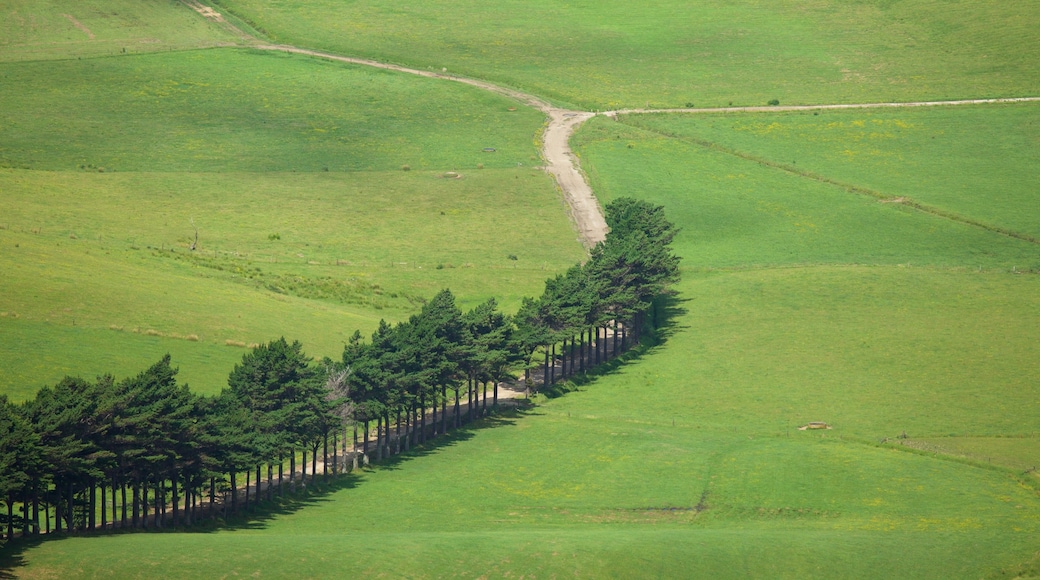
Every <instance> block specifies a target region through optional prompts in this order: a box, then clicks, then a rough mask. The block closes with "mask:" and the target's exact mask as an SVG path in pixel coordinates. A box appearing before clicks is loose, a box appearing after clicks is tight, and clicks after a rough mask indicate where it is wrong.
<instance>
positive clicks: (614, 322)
mask: <svg viewBox="0 0 1040 580" xmlns="http://www.w3.org/2000/svg"><path fill="white" fill-rule="evenodd" d="M612 324H613V325H614V355H615V357H616V358H617V355H618V321H617V320H614V321H613V322H612Z"/></svg>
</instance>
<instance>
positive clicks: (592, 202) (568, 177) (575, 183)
mask: <svg viewBox="0 0 1040 580" xmlns="http://www.w3.org/2000/svg"><path fill="white" fill-rule="evenodd" d="M255 48H259V49H261V50H278V51H282V52H290V53H294V54H305V55H308V56H314V57H318V58H324V59H328V60H334V61H339V62H346V63H351V64H360V65H365V66H371V67H376V68H381V69H386V70H392V71H397V72H403V73H408V74H413V75H419V76H422V77H427V78H435V79H444V80H449V81H453V82H457V83H462V84H466V85H471V86H474V87H478V88H480V89H483V90H485V91H490V92H493V93H497V94H500V95H503V96H506V97H509V98H511V99H514V100H516V101H519V102H520V103H523V104H524V105H527V106H529V107H532V108H535V109H538V110H539V111H541V112H543V113H545V114H546V115H547V116H548V117H549V123H548V124H547V125H546V127H545V132H544V133H543V135H542V158H543V159H544V160H545V170H546V171H547V172H548V173H549V174H550V175H552V176H553V178H554V179H555V180H556V184H557V186H558V187H559V188H560V191H561V192H562V193H563V198H564V200H565V201H566V202H567V207H568V208H569V214H570V217H571V219H572V220H573V221H574V225H575V227H576V228H577V230H578V234H579V236H580V237H581V241H582V243H583V244H584V245H585V247H587V248H591V247H592V246H594V245H596V244H597V243H599V242H601V241H603V239H604V238H605V237H606V235H607V222H606V220H604V219H603V212H602V211H601V210H600V207H599V204H598V203H597V202H596V196H595V195H593V193H592V188H590V187H589V184H588V183H587V182H586V181H585V176H584V175H583V174H582V172H581V170H580V168H579V166H578V159H577V157H575V155H574V153H573V152H572V151H571V148H570V143H569V141H570V136H571V134H572V133H573V132H574V130H575V129H576V128H577V127H578V126H579V125H581V124H582V123H583V122H585V120H587V119H589V118H591V117H593V113H586V112H584V111H568V110H566V109H560V108H557V107H553V106H552V105H551V104H549V103H548V102H546V101H543V100H542V99H539V98H538V97H535V96H533V95H529V94H527V93H522V92H520V91H517V90H513V89H510V88H507V87H502V86H499V85H496V84H494V83H489V82H485V81H481V80H477V79H471V78H466V77H458V76H455V75H452V74H449V73H447V72H444V71H442V72H437V71H431V70H422V69H415V68H408V67H404V66H399V65H395V64H388V63H385V62H379V61H375V60H369V59H364V58H352V57H348V56H339V55H335V54H330V53H327V52H321V51H317V50H308V49H305V48H297V47H295V46H287V45H282V44H258V45H256V46H255Z"/></svg>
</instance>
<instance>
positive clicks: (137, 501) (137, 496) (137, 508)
mask: <svg viewBox="0 0 1040 580" xmlns="http://www.w3.org/2000/svg"><path fill="white" fill-rule="evenodd" d="M123 507H124V508H125V507H126V502H125V501H124V503H123ZM123 512H124V513H123V519H124V520H125V519H126V513H125V512H126V510H125V509H124V510H123ZM133 512H134V519H133V520H132V522H133V526H134V528H137V526H138V525H139V524H140V514H141V484H140V482H137V481H135V482H134V506H133Z"/></svg>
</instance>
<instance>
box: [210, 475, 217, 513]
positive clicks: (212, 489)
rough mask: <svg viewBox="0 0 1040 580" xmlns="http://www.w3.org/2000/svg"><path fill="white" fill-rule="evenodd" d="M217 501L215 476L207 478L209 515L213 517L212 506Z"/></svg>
mask: <svg viewBox="0 0 1040 580" xmlns="http://www.w3.org/2000/svg"><path fill="white" fill-rule="evenodd" d="M216 501H217V478H215V477H211V478H209V517H210V518H212V517H213V508H214V506H215V505H216Z"/></svg>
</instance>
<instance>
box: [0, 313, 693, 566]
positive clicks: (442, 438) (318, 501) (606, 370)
mask: <svg viewBox="0 0 1040 580" xmlns="http://www.w3.org/2000/svg"><path fill="white" fill-rule="evenodd" d="M687 302H689V300H688V299H682V298H680V297H678V296H673V295H669V296H662V297H660V298H658V300H657V304H656V316H657V317H658V325H657V328H655V329H653V330H652V331H651V332H647V333H646V334H645V335H644V336H643V337H642V341H641V343H640V344H639V345H637V346H634V347H632V348H630V349H629V350H627V351H625V352H623V353H621V355H619V356H618V357H616V358H613V359H610V360H609V361H607V362H605V363H601V364H599V365H598V366H596V367H595V368H593V369H591V370H588V371H586V372H585V373H584V374H577V375H575V376H573V377H569V378H568V379H567V380H566V381H561V382H559V383H557V384H555V385H552V386H551V387H550V388H548V389H544V388H543V389H541V390H540V391H539V393H540V394H542V395H546V396H547V397H549V398H555V397H559V396H563V395H565V394H567V393H569V392H572V391H577V390H580V389H581V388H583V387H586V386H588V385H591V384H593V383H595V382H596V381H597V380H599V378H600V377H603V376H609V375H611V374H615V373H617V372H619V370H620V369H622V368H623V367H625V366H626V365H629V364H631V363H633V362H637V361H639V360H641V359H642V358H644V357H646V356H647V355H651V354H653V353H655V352H656V351H657V350H658V349H661V348H663V347H664V346H665V345H666V344H667V342H668V339H669V338H670V337H672V336H674V335H675V334H676V333H678V332H680V331H682V330H685V329H686V328H688V327H687V326H682V325H679V324H678V320H679V319H681V318H682V316H683V315H684V314H686V312H687V309H686V307H685V304H686V303H687ZM651 322H652V321H651ZM540 414H541V413H539V412H538V410H537V405H536V404H535V403H534V402H532V401H529V400H526V399H512V400H509V402H508V403H507V402H503V403H502V404H501V405H500V406H499V408H498V409H494V410H493V411H492V413H490V414H489V415H487V416H485V417H482V418H479V419H475V420H474V421H473V422H471V423H467V424H464V425H463V426H461V427H460V428H458V429H455V430H452V431H449V432H448V433H447V434H446V435H438V436H436V437H431V438H429V439H427V441H426V443H424V444H422V445H417V446H415V447H412V448H411V449H410V450H409V451H405V452H402V453H399V454H396V455H391V456H390V457H388V458H384V459H383V460H382V461H379V462H374V463H373V464H371V465H369V466H365V467H362V468H359V469H357V470H354V471H351V472H350V473H343V474H339V475H335V476H330V477H329V478H328V480H327V481H322V478H321V477H320V476H319V477H318V478H317V480H316V482H315V484H313V485H308V486H307V487H306V488H305V489H303V490H299V491H298V492H297V493H296V494H288V493H287V494H286V495H285V496H284V497H276V498H275V499H274V500H272V501H262V502H260V503H250V509H249V510H248V511H246V510H240V511H239V513H238V514H236V515H234V516H232V517H229V518H227V519H226V520H225V519H221V518H217V519H204V520H202V521H201V522H200V523H197V524H195V525H192V526H182V527H176V528H172V527H166V528H161V529H156V528H148V529H114V530H106V531H102V532H81V533H75V534H48V535H41V536H35V537H29V538H24V539H22V538H18V539H15V540H14V541H12V542H9V543H7V544H5V545H4V546H3V547H2V548H0V580H5V579H8V578H14V577H15V574H14V571H15V570H16V569H17V568H20V567H22V566H24V565H25V556H24V554H25V553H26V552H28V551H29V550H32V549H34V548H36V547H38V546H40V545H41V544H43V543H44V542H54V541H63V540H66V539H68V538H71V537H81V538H104V537H106V536H112V535H117V534H184V533H192V534H208V533H214V532H219V531H231V532H234V531H239V530H260V529H265V528H266V527H267V526H268V523H269V522H271V521H272V520H274V519H275V518H277V517H280V516H284V515H290V514H294V513H296V512H298V511H300V510H302V509H304V508H307V507H311V506H318V505H322V504H324V503H328V502H330V501H333V499H332V496H333V495H334V494H337V493H339V492H341V491H343V490H348V489H354V488H356V487H359V486H361V485H363V484H364V483H365V480H366V479H367V476H368V475H369V474H371V473H374V472H375V471H376V470H391V471H396V470H398V469H401V468H403V467H404V465H405V464H406V463H407V462H409V461H413V460H415V459H420V458H423V457H427V456H430V455H434V454H436V453H439V452H441V451H442V450H444V449H447V448H450V447H453V446H455V445H458V444H459V443H462V442H464V441H469V440H470V439H473V438H474V437H475V436H476V433H477V432H478V431H481V430H483V429H492V428H496V427H502V426H507V425H514V424H516V422H517V421H519V420H521V419H523V418H524V417H526V416H528V415H540Z"/></svg>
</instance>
